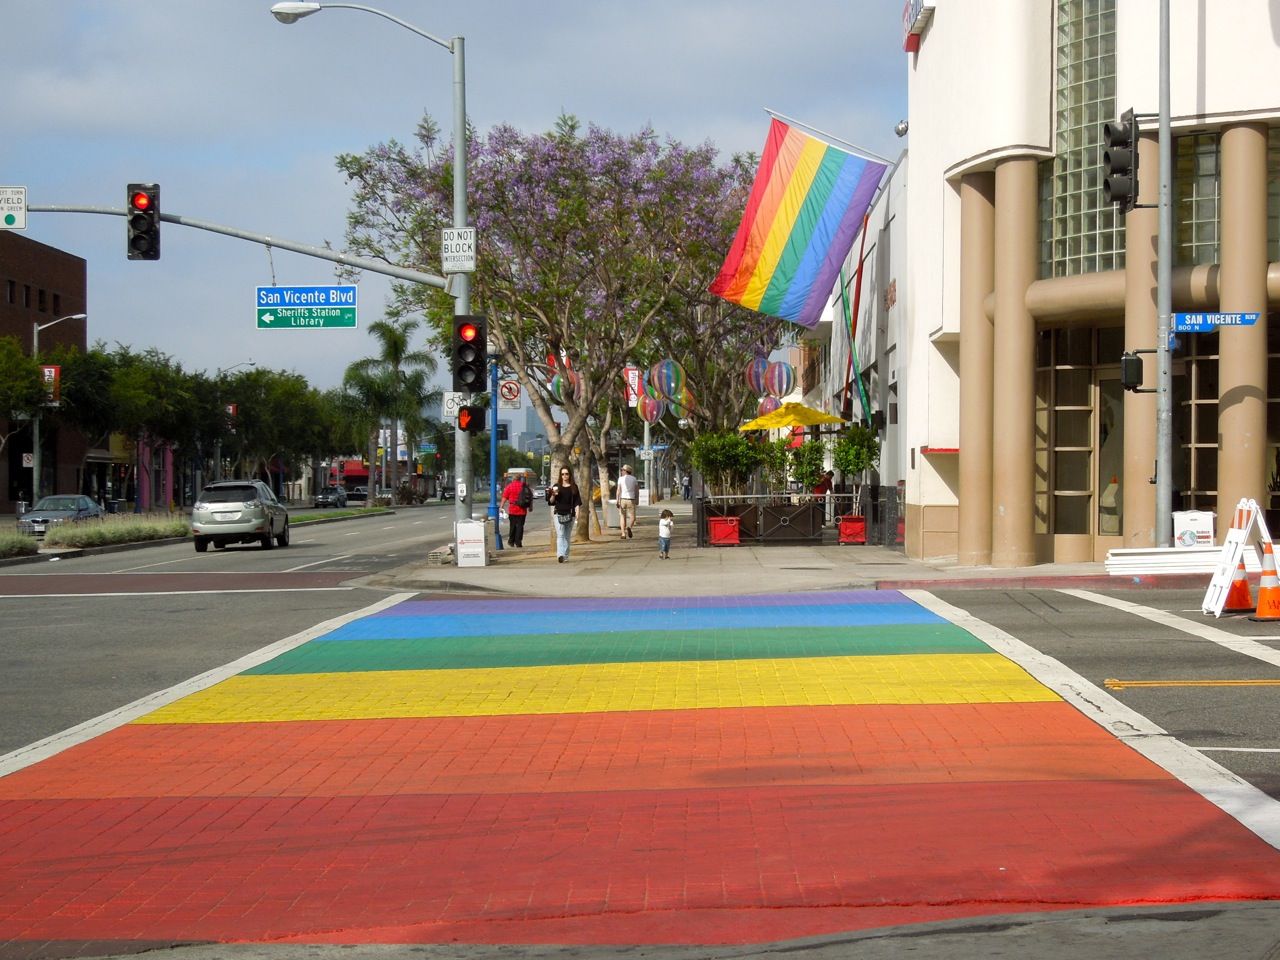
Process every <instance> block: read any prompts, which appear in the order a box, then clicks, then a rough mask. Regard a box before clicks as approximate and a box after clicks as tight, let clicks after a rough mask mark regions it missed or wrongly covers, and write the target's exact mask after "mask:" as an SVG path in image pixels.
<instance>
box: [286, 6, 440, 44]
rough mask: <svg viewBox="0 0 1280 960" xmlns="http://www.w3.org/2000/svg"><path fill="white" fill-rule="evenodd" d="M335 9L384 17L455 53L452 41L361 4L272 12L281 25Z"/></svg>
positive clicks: (291, 8) (298, 7)
mask: <svg viewBox="0 0 1280 960" xmlns="http://www.w3.org/2000/svg"><path fill="white" fill-rule="evenodd" d="M333 9H337V10H363V11H364V12H365V13H373V14H376V15H377V16H379V17H382V18H383V19H384V20H390V21H391V22H392V23H394V24H397V25H399V26H401V27H404V28H405V29H406V30H409V31H411V32H412V33H416V34H417V35H418V36H420V37H422V38H423V39H425V40H430V41H431V42H432V43H434V44H437V45H439V46H441V47H444V48H445V49H446V50H448V51H449V52H450V53H453V52H454V50H453V44H452V43H451V42H450V41H448V40H441V39H440V38H439V37H437V36H433V35H432V34H430V33H427V31H425V30H420V29H418V28H417V27H415V26H414V25H413V24H411V23H406V22H405V21H403V20H401V19H400V18H399V17H393V16H392V15H391V14H389V13H387V12H386V11H385V10H379V9H377V8H376V7H366V6H365V5H364V4H360V3H305V4H304V3H277V4H276V5H275V6H273V7H272V8H271V12H272V13H273V14H275V16H276V19H277V20H280V22H281V23H293V22H294V21H295V20H297V19H298V18H299V17H305V16H308V15H310V14H312V13H315V12H316V11H318V10H333ZM281 14H283V15H284V16H281ZM286 17H288V18H289V19H285V18H286Z"/></svg>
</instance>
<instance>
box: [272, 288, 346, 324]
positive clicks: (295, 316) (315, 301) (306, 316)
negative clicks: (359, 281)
mask: <svg viewBox="0 0 1280 960" xmlns="http://www.w3.org/2000/svg"><path fill="white" fill-rule="evenodd" d="M257 309H258V329H259V330H300V329H303V328H308V327H354V326H355V325H356V288H355V286H354V285H352V286H343V287H258V299H257Z"/></svg>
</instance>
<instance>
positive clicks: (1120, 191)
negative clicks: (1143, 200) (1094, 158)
mask: <svg viewBox="0 0 1280 960" xmlns="http://www.w3.org/2000/svg"><path fill="white" fill-rule="evenodd" d="M1102 141H1103V143H1104V144H1105V145H1106V146H1105V149H1104V150H1103V152H1102V170H1103V174H1102V176H1103V179H1102V195H1103V196H1104V197H1105V198H1106V200H1107V202H1108V203H1114V204H1115V205H1116V206H1118V207H1119V208H1120V212H1121V213H1128V212H1129V211H1130V210H1132V209H1133V208H1134V206H1135V205H1136V204H1137V202H1138V121H1137V119H1136V118H1135V117H1134V115H1133V111H1132V110H1126V111H1125V112H1124V113H1122V114H1120V119H1119V120H1108V121H1107V122H1106V123H1104V124H1103V125H1102Z"/></svg>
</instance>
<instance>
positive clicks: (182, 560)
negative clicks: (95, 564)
mask: <svg viewBox="0 0 1280 960" xmlns="http://www.w3.org/2000/svg"><path fill="white" fill-rule="evenodd" d="M194 559H196V555H195V554H194V553H193V554H191V556H189V557H179V558H178V559H177V560H161V561H159V562H158V563H144V564H142V565H141V566H138V567H125V568H124V569H122V570H112V571H111V572H112V573H133V572H134V571H135V570H147V569H149V568H151V567H166V566H168V565H169V564H171V563H190V562H191V561H192V560H194Z"/></svg>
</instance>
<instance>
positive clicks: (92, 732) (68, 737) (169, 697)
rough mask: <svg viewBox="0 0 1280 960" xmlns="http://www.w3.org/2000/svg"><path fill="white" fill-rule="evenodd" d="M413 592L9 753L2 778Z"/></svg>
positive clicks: (0, 766) (2, 760) (0, 767)
mask: <svg viewBox="0 0 1280 960" xmlns="http://www.w3.org/2000/svg"><path fill="white" fill-rule="evenodd" d="M413 596H414V594H412V593H397V594H393V595H391V596H389V597H385V598H384V599H382V600H379V601H377V602H376V603H373V604H370V605H369V606H367V607H364V608H362V609H360V610H354V611H352V612H351V613H344V614H342V615H341V616H337V617H334V618H332V619H331V620H326V621H324V623H318V624H316V625H315V626H314V627H309V628H308V629H306V630H303V631H302V632H301V633H295V634H294V635H293V636H291V637H285V638H284V639H283V640H277V641H276V642H275V643H273V644H270V645H269V646H266V647H263V648H262V649H260V650H255V651H254V652H253V653H249V654H245V655H244V656H243V657H241V658H240V659H238V660H233V661H231V662H230V663H228V664H224V665H223V666H221V667H214V668H213V669H212V670H209V671H207V672H205V673H202V674H200V675H199V676H197V677H192V678H191V679H190V680H184V681H183V682H182V683H178V684H174V685H173V686H172V687H169V689H167V690H160V691H157V692H156V693H150V694H147V696H145V697H141V698H139V699H137V700H135V701H133V703H128V704H125V705H124V706H123V707H117V708H116V709H115V710H112V711H110V712H108V713H104V714H102V716H100V717H94V718H93V719H92V720H86V721H85V722H84V723H80V724H77V725H76V726H74V727H71V728H69V729H67V730H63V731H62V732H61V733H55V734H53V736H50V737H45V738H44V739H43V740H37V741H36V742H35V743H32V744H28V745H27V746H25V747H19V748H18V749H17V750H14V751H13V752H12V753H6V754H5V755H4V756H2V757H0V777H7V776H8V775H9V774H11V773H15V772H17V771H18V770H21V769H22V768H23V767H29V766H31V765H32V764H33V763H39V762H40V761H41V760H47V759H48V758H49V757H52V756H54V755H55V754H58V753H61V752H62V751H63V750H66V749H67V748H69V747H74V746H76V745H77V744H80V743H84V742H85V741H86V740H92V739H93V738H94V737H97V736H101V735H102V734H104V733H107V732H108V731H110V730H114V729H116V728H117V727H122V726H124V725H125V724H126V723H130V722H131V721H133V720H136V719H137V718H138V717H141V716H145V715H146V714H148V713H151V712H152V711H153V710H158V709H159V708H160V707H163V706H165V705H167V704H170V703H173V702H175V701H177V700H181V699H182V698H183V697H186V696H190V695H191V694H193V693H198V692H199V691H201V690H205V689H207V688H209V687H212V686H213V685H214V684H215V683H221V682H222V681H223V680H226V679H228V678H230V677H234V676H235V675H236V674H238V673H243V672H244V671H245V670H248V669H249V668H250V667H256V666H257V665H258V664H260V663H266V662H267V661H268V660H271V659H274V658H275V657H278V656H279V655H280V654H282V653H287V652H288V651H290V650H292V649H294V648H295V647H300V646H302V645H303V644H304V643H306V642H307V641H308V640H314V639H315V638H316V637H320V636H323V635H324V634H326V633H329V632H330V631H331V630H336V629H337V628H338V627H340V626H342V625H343V624H347V623H351V622H352V621H353V620H359V619H360V618H361V617H367V616H370V615H371V614H374V613H377V612H378V611H380V610H385V609H387V608H388V607H392V606H395V605H396V604H397V603H400V602H401V601H404V600H408V599H410V598H411V597H413Z"/></svg>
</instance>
